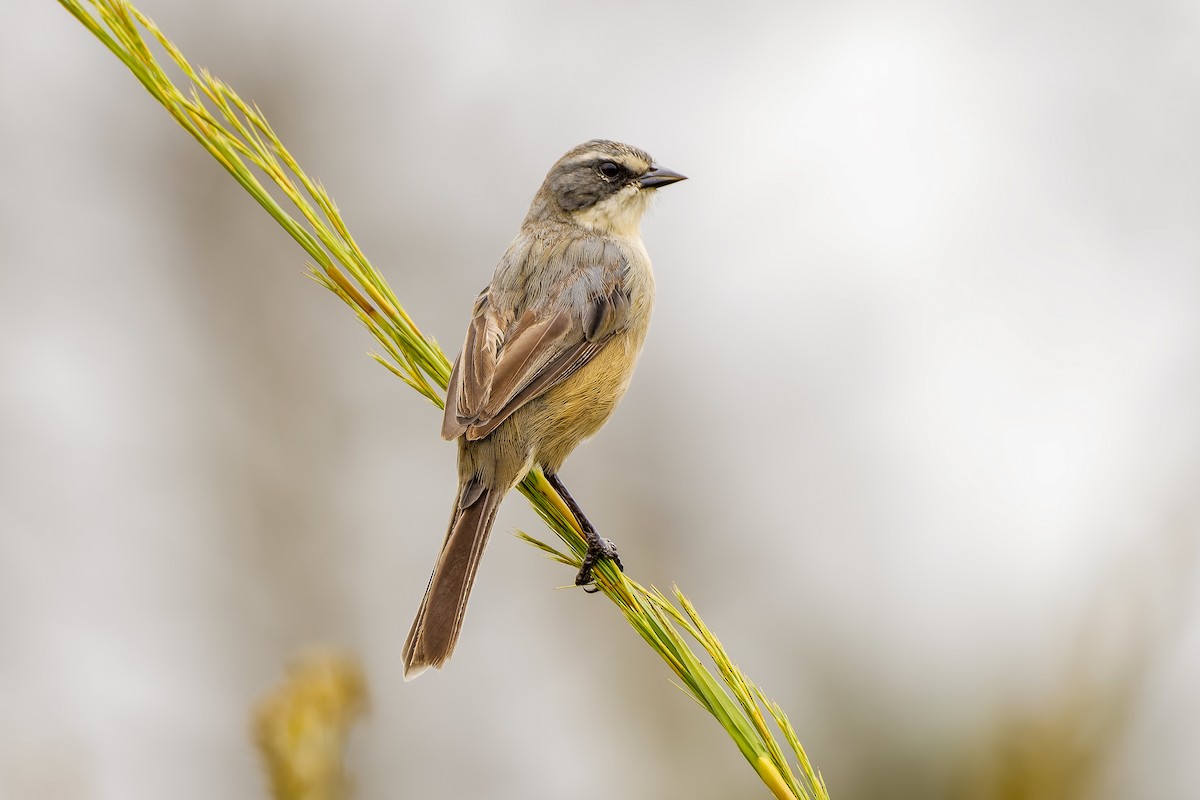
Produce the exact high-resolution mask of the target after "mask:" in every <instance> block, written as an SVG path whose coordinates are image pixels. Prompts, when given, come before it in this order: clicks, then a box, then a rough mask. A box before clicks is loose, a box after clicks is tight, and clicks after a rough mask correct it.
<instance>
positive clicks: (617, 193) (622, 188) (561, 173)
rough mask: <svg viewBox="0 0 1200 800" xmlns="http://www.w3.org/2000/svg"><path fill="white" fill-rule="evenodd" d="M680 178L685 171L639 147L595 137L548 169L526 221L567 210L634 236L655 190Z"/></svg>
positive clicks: (588, 224)
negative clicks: (673, 168)
mask: <svg viewBox="0 0 1200 800" xmlns="http://www.w3.org/2000/svg"><path fill="white" fill-rule="evenodd" d="M682 180H686V176H684V175H680V174H679V173H678V172H673V171H671V170H669V169H666V168H665V167H660V166H659V165H658V164H655V163H654V159H652V158H651V157H650V156H649V154H647V153H646V152H645V151H643V150H639V149H637V148H636V147H631V146H630V145H627V144H621V143H620V142H609V141H605V140H603V139H593V140H592V141H590V142H585V143H584V144H581V145H579V146H578V147H574V148H572V149H571V150H569V151H568V152H567V154H566V155H564V156H563V157H562V158H560V159H559V160H558V161H557V162H556V163H555V165H554V166H553V167H551V168H550V172H548V173H547V174H546V181H545V183H543V184H542V188H541V190H540V191H539V192H538V196H537V198H535V199H534V202H533V206H532V207H531V208H530V210H529V218H528V221H537V220H538V219H539V218H542V217H545V216H546V215H549V214H555V215H558V214H565V215H566V216H567V218H568V219H570V220H571V221H572V222H574V223H575V224H577V225H580V226H582V227H584V228H587V229H589V230H593V231H596V232H597V233H605V234H612V235H616V236H630V237H632V236H637V234H638V226H639V225H640V223H641V221H642V215H643V214H645V213H646V208H647V207H648V206H649V203H650V198H651V197H652V196H653V195H654V190H655V189H657V188H659V187H661V186H667V185H669V184H672V183H677V182H679V181H682Z"/></svg>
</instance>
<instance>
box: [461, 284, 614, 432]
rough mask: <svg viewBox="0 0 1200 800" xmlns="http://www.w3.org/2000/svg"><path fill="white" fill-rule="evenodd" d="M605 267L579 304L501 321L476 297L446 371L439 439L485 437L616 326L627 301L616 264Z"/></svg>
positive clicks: (587, 357) (587, 356)
mask: <svg viewBox="0 0 1200 800" xmlns="http://www.w3.org/2000/svg"><path fill="white" fill-rule="evenodd" d="M606 273H607V277H606V280H604V281H603V282H601V283H600V285H598V286H594V288H593V289H592V290H591V291H588V292H587V293H586V294H584V295H583V299H584V302H583V303H582V304H574V303H570V304H565V306H566V307H565V308H564V307H555V308H554V309H552V310H542V311H536V310H527V311H525V312H524V313H523V314H522V315H521V316H520V317H518V318H516V319H515V320H514V321H513V322H511V323H510V324H507V325H505V324H504V320H505V315H504V313H503V312H502V311H501V310H500V309H498V308H496V307H495V306H494V305H493V303H492V301H491V298H490V293H489V292H486V291H485V292H484V293H483V294H482V295H481V296H480V299H479V301H478V302H477V303H476V304H475V313H474V315H473V316H472V319H471V324H470V325H469V326H468V328H467V338H466V342H465V343H464V344H463V350H462V353H461V354H460V355H459V357H458V359H457V360H456V361H455V362H454V370H453V372H451V374H450V386H449V389H448V391H447V395H446V413H445V417H444V418H443V421H442V436H443V437H444V438H446V439H457V438H458V437H459V436H462V435H463V434H464V433H465V434H466V436H467V438H468V439H470V440H476V439H482V438H483V437H485V436H487V435H488V434H489V433H491V432H492V431H494V430H495V429H496V428H497V427H498V426H499V425H500V423H502V422H504V420H506V419H508V418H509V417H510V416H511V415H512V413H513V412H514V411H516V410H517V409H518V408H520V407H521V406H523V405H525V404H526V403H528V402H529V401H530V400H532V399H534V398H535V397H538V396H539V395H541V394H543V393H545V392H546V391H547V390H549V389H550V388H551V387H553V386H556V385H557V384H559V383H561V382H562V381H564V380H566V379H567V378H568V377H570V376H571V375H573V374H575V372H577V371H578V370H579V369H580V368H581V367H583V366H584V365H585V364H587V363H588V362H589V361H591V360H592V359H593V358H594V357H595V356H596V354H597V353H599V352H600V351H601V350H602V349H603V348H604V346H605V344H607V343H608V341H609V339H611V338H612V336H613V334H615V333H617V332H619V331H620V330H622V329H623V328H624V326H625V324H626V321H627V318H628V315H629V307H630V297H629V292H628V290H627V288H626V287H625V285H624V282H623V280H622V278H623V275H624V270H623V269H616V270H610V271H606ZM590 283H591V284H594V283H595V282H594V281H592V282H590ZM581 285H582V283H581V284H577V285H576V286H573V287H570V288H569V289H568V291H575V290H578V289H579V288H580V286H581Z"/></svg>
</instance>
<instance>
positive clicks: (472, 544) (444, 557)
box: [404, 481, 504, 680]
mask: <svg viewBox="0 0 1200 800" xmlns="http://www.w3.org/2000/svg"><path fill="white" fill-rule="evenodd" d="M503 497H504V492H503V491H502V490H498V489H496V488H494V487H490V486H485V485H483V483H482V482H479V481H473V482H471V483H469V484H468V485H467V486H466V487H465V488H464V489H463V491H462V493H461V494H460V495H459V499H458V502H457V503H456V505H455V509H454V516H453V517H452V518H451V520H450V530H449V531H448V532H447V533H446V541H445V542H444V543H443V544H442V552H441V554H440V555H439V556H438V560H437V564H436V565H435V566H434V568H433V576H432V577H430V579H429V588H428V589H426V590H425V599H424V600H422V601H421V608H420V610H419V611H417V618H416V619H415V620H413V624H412V630H410V631H409V632H408V641H406V642H405V643H404V679H405V680H412V679H413V678H415V677H417V676H418V675H420V674H421V673H422V672H424V671H425V670H426V669H428V668H429V667H437V668H439V669H440V668H441V666H442V665H443V664H445V663H446V662H447V661H448V660H449V659H450V655H451V654H452V653H453V652H454V645H455V644H457V643H458V634H459V632H460V631H461V630H462V620H463V613H464V612H465V611H466V610H467V599H468V598H469V597H470V596H471V585H472V584H473V583H475V570H476V569H477V568H478V567H479V558H480V556H482V555H483V548H484V545H486V544H487V540H488V535H489V534H491V532H492V523H493V522H495V520H496V510H497V509H498V508H499V507H500V501H501V500H502V499H503Z"/></svg>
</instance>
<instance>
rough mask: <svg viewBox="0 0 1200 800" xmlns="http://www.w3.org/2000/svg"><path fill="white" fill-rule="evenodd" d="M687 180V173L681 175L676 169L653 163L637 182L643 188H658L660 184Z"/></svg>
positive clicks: (665, 184)
mask: <svg viewBox="0 0 1200 800" xmlns="http://www.w3.org/2000/svg"><path fill="white" fill-rule="evenodd" d="M686 180H687V175H680V174H679V173H678V172H675V171H674V170H669V169H667V168H666V167H660V166H659V165H658V164H651V165H650V169H649V171H647V172H645V173H644V174H643V175H642V177H640V178H638V181H637V182H638V186H641V187H642V188H643V189H657V188H658V187H660V186H667V185H670V184H672V183H679V182H680V181H686Z"/></svg>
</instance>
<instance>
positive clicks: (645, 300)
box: [403, 139, 686, 680]
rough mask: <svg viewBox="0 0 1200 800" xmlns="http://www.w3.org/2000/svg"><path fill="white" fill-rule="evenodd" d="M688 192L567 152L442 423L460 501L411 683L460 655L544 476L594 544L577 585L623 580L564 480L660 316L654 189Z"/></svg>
mask: <svg viewBox="0 0 1200 800" xmlns="http://www.w3.org/2000/svg"><path fill="white" fill-rule="evenodd" d="M682 180H686V176H684V175H682V174H680V173H678V172H674V171H672V170H670V169H667V168H666V167H663V166H660V165H659V164H657V163H656V162H655V161H654V159H652V158H651V157H650V156H649V154H647V153H646V152H645V151H643V150H640V149H638V148H636V147H633V146H631V145H627V144H622V143H620V142H614V141H608V140H604V139H593V140H592V141H589V142H585V143H583V144H581V145H578V146H576V147H574V148H572V149H571V150H568V151H567V152H566V154H564V155H563V156H562V157H561V158H560V159H558V161H556V162H555V163H554V166H552V167H551V168H550V171H549V172H548V173H547V174H546V178H545V180H544V181H543V182H542V185H541V188H539V189H538V191H537V193H536V194H535V195H534V198H533V201H532V202H531V203H530V206H529V212H528V213H527V214H526V215H525V219H524V221H523V222H522V223H521V227H520V231H519V233H518V234H517V236H516V238H515V239H513V241H512V243H511V244H510V245H509V246H508V249H507V250H506V251H505V252H504V255H503V256H502V257H501V259H500V263H499V264H498V265H497V267H496V270H495V273H494V274H493V276H492V279H491V282H490V283H488V285H487V287H486V288H485V289H484V290H483V291H482V292H481V293H480V294H479V296H478V297H477V298H476V300H475V304H474V308H473V310H472V313H471V320H470V323H469V324H468V325H467V334H466V339H465V341H464V343H463V348H462V351H461V353H460V354H459V356H458V358H457V359H455V361H454V366H453V368H452V370H451V373H450V381H449V385H448V388H447V392H446V408H445V414H444V416H443V420H442V431H441V433H442V437H443V438H444V439H446V440H455V441H457V442H458V493H457V495H456V497H455V500H454V507H453V509H452V511H451V515H450V525H449V529H448V531H447V533H446V538H445V540H444V541H443V543H442V548H441V551H440V553H439V555H438V558H437V562H436V564H435V565H434V570H433V574H432V576H431V577H430V579H429V585H428V587H427V588H426V590H425V596H424V598H423V599H422V601H421V606H420V609H419V610H418V611H417V615H416V618H415V619H414V620H413V624H412V629H411V630H410V631H409V634H408V639H407V640H406V642H405V644H404V650H403V661H404V677H405V680H411V679H412V678H415V677H416V676H417V675H419V674H420V673H422V672H424V671H425V670H426V669H428V668H429V667H434V668H438V669H440V668H441V667H442V666H443V665H445V663H446V662H447V660H449V658H450V656H451V655H452V653H453V652H454V648H455V645H456V644H457V643H458V638H459V634H460V632H461V630H462V624H463V614H464V613H465V611H466V607H467V600H468V598H469V596H470V593H471V587H472V584H473V583H474V580H475V572H476V570H477V568H478V566H479V560H480V557H481V556H482V555H483V550H484V546H485V545H486V544H487V540H488V536H489V534H490V533H491V529H492V524H493V523H494V522H495V519H496V512H497V510H498V509H499V507H500V502H501V500H503V499H504V496H505V494H507V493H508V491H509V490H510V489H512V488H513V487H514V486H516V485H517V484H518V483H519V482H520V481H521V480H522V479H523V478H524V477H525V475H526V474H527V473H528V472H529V471H530V470H532V469H534V468H535V467H540V468H541V470H542V472H543V474H544V475H545V476H546V478H547V479H548V480H549V482H550V484H551V485H552V486H553V487H554V488H555V490H556V491H557V492H558V494H559V495H560V496H561V497H562V498H563V500H564V501H565V503H566V504H567V507H568V508H569V509H570V510H571V513H572V514H574V516H575V518H576V520H577V521H578V522H579V525H580V528H581V529H582V530H583V531H584V534H585V536H586V537H587V542H588V549H587V553H586V554H585V556H584V559H583V563H582V567H581V569H580V571H579V574H578V575H577V576H576V579H575V583H576V584H577V585H580V586H583V587H584V588H585V589H587V588H588V587H589V586H590V585H591V584H592V569H593V567H594V566H595V564H596V562H597V561H599V560H600V559H602V558H609V559H613V561H614V562H615V563H616V564H617V565H618V566H621V562H620V559H619V558H618V556H617V550H616V547H615V546H614V545H613V544H612V542H611V541H609V540H607V539H605V538H603V537H601V536H600V535H599V534H598V533H597V532H596V530H595V528H594V527H593V526H592V524H591V523H590V522H589V521H588V520H587V517H586V516H584V514H583V512H582V511H581V510H580V508H579V505H578V503H576V502H575V500H574V498H572V497H571V495H570V494H569V493H568V492H567V489H566V487H565V486H564V485H563V483H562V481H561V480H560V478H559V476H558V472H559V468H560V467H561V466H562V464H563V461H564V460H565V459H566V458H567V455H568V454H570V452H571V451H572V450H573V449H574V448H575V447H576V445H578V444H579V443H580V442H582V441H583V440H584V439H587V438H588V437H590V436H592V435H593V434H594V433H596V432H597V431H598V430H599V429H600V427H601V426H603V425H604V423H605V422H606V421H607V420H608V418H609V416H610V415H611V414H612V412H613V410H614V409H615V408H616V406H617V403H618V402H619V401H620V399H621V397H622V395H624V393H625V390H626V388H627V387H628V385H629V381H630V378H631V376H632V375H633V370H634V366H635V364H636V363H637V359H638V355H639V353H640V352H641V349H642V343H643V341H644V340H645V337H646V329H647V327H648V326H649V323H650V314H651V309H652V307H653V304H654V275H653V272H652V271H651V267H650V257H649V256H648V255H647V253H646V248H645V245H644V244H643V243H642V236H641V221H642V217H643V215H644V214H645V212H646V210H647V208H648V207H649V204H650V200H651V198H652V197H653V196H654V194H655V193H656V191H657V190H658V189H660V188H662V187H664V186H669V185H670V184H673V183H677V182H679V181H682Z"/></svg>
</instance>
